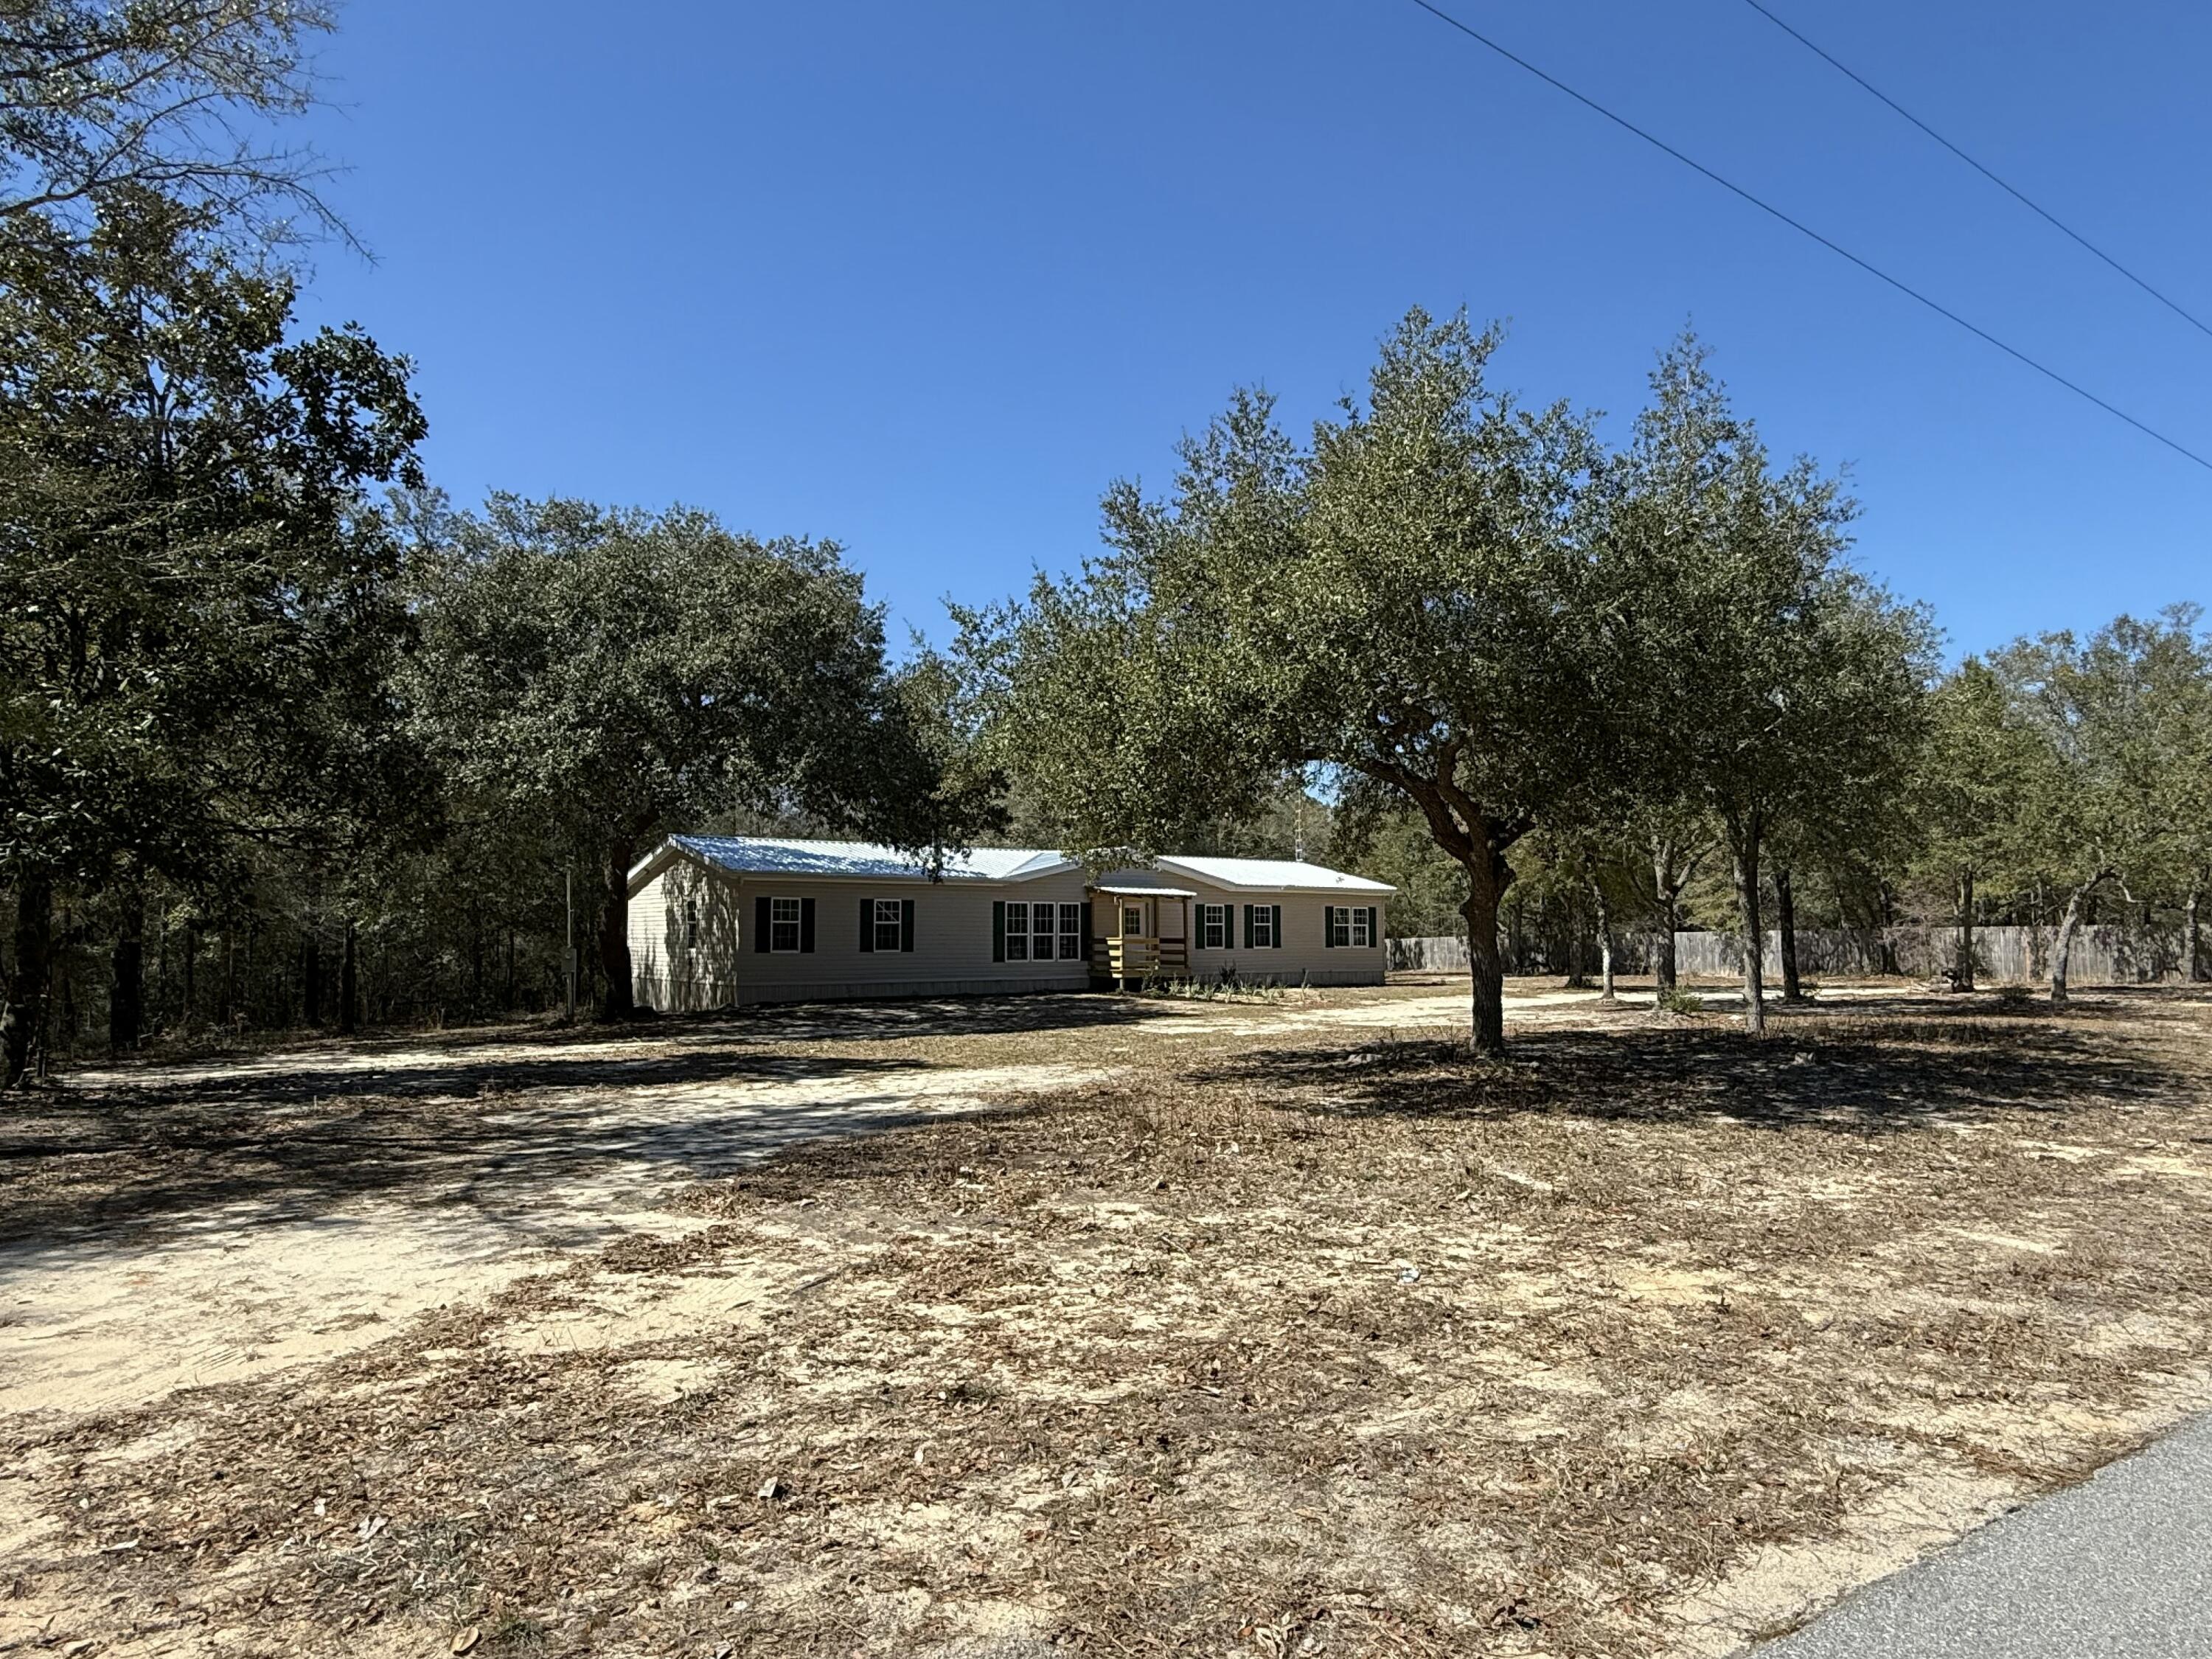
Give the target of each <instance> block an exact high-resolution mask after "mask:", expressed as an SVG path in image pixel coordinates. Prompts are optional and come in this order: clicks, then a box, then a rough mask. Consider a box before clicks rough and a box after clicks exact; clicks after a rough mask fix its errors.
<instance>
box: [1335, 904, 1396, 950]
mask: <svg viewBox="0 0 2212 1659" xmlns="http://www.w3.org/2000/svg"><path fill="white" fill-rule="evenodd" d="M1362 908H1364V909H1365V911H1366V912H1367V942H1368V944H1369V945H1381V944H1382V943H1383V934H1382V931H1381V930H1380V929H1379V928H1378V927H1376V922H1375V907H1374V906H1373V905H1371V904H1370V905H1365V906H1363V907H1362ZM1339 910H1342V911H1343V912H1344V915H1345V938H1344V942H1345V943H1346V945H1349V944H1351V943H1352V932H1351V918H1352V907H1351V906H1349V905H1337V904H1325V905H1323V906H1322V911H1321V942H1322V944H1323V945H1334V944H1335V943H1336V913H1337V912H1338V911H1339Z"/></svg>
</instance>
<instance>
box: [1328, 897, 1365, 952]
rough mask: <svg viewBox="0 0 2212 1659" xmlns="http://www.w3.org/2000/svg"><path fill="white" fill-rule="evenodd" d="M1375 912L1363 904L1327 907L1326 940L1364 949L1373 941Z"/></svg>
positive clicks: (1334, 943)
mask: <svg viewBox="0 0 2212 1659" xmlns="http://www.w3.org/2000/svg"><path fill="white" fill-rule="evenodd" d="M1374 917H1375V913H1374V912H1373V911H1372V910H1370V909H1369V908H1367V907H1366V906H1364V905H1349V904H1332V905H1330V906H1329V907H1328V942H1329V943H1330V944H1331V945H1351V946H1352V947H1353V948H1354V949H1356V950H1361V951H1364V950H1366V949H1367V948H1368V947H1369V946H1370V945H1373V944H1374V943H1375V927H1374Z"/></svg>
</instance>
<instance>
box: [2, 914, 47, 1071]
mask: <svg viewBox="0 0 2212 1659" xmlns="http://www.w3.org/2000/svg"><path fill="white" fill-rule="evenodd" d="M53 946H54V890H53V884H52V883H51V882H49V881H47V880H46V878H45V877H43V876H39V875H26V876H25V877H23V878H22V879H21V881H20V882H19V883H18V884H17V885H16V888H15V975H14V977H13V978H11V979H10V980H9V981H8V1001H7V1005H6V1007H5V1010H4V1012H0V1054H4V1055H5V1056H6V1062H5V1064H6V1075H5V1078H4V1079H0V1086H5V1087H8V1088H13V1087H15V1085H16V1084H18V1083H21V1081H22V1080H23V1073H25V1072H26V1071H27V1070H28V1069H29V1068H30V1063H31V1034H32V1033H33V1031H35V1030H37V1029H38V1026H39V1022H40V1019H41V1018H43V1016H44V1015H45V1012H46V982H47V980H48V978H49V977H50V976H51V975H52V971H53Z"/></svg>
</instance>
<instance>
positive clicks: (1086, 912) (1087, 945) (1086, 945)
mask: <svg viewBox="0 0 2212 1659" xmlns="http://www.w3.org/2000/svg"><path fill="white" fill-rule="evenodd" d="M1097 949H1098V947H1097V945H1094V944H1092V943H1091V901H1090V900H1089V899H1085V900H1084V901H1083V959H1084V960H1085V962H1088V961H1090V960H1091V957H1092V956H1093V955H1094V954H1096V953H1097Z"/></svg>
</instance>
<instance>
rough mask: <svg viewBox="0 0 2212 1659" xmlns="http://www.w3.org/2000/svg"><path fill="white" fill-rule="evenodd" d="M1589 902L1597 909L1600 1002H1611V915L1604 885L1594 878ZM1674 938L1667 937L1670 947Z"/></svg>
mask: <svg viewBox="0 0 2212 1659" xmlns="http://www.w3.org/2000/svg"><path fill="white" fill-rule="evenodd" d="M1589 890H1590V902H1591V903H1592V904H1593V905H1595V907H1596V908H1597V974H1598V997H1597V1000H1599V1001H1600V1002H1611V1001H1613V914H1612V912H1611V911H1609V910H1607V908H1606V904H1605V884H1604V883H1603V882H1601V881H1600V880H1599V879H1598V878H1596V877H1595V876H1592V877H1591V878H1589ZM1673 941H1674V936H1673V935H1672V934H1671V933H1670V934H1669V935H1668V943H1669V944H1670V945H1671V944H1672V943H1673Z"/></svg>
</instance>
